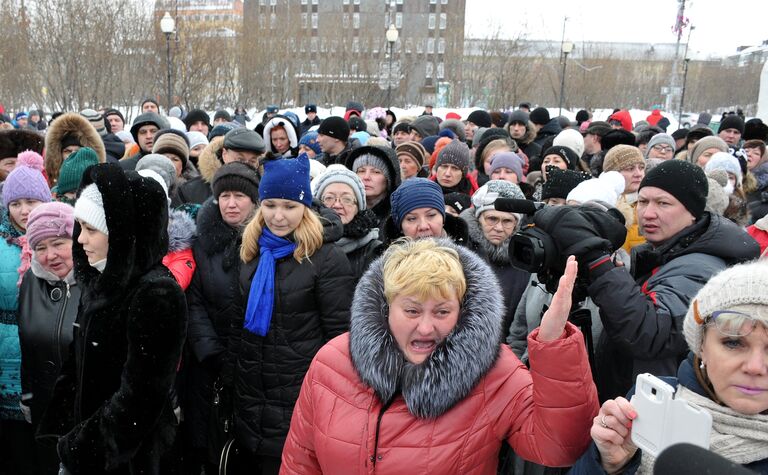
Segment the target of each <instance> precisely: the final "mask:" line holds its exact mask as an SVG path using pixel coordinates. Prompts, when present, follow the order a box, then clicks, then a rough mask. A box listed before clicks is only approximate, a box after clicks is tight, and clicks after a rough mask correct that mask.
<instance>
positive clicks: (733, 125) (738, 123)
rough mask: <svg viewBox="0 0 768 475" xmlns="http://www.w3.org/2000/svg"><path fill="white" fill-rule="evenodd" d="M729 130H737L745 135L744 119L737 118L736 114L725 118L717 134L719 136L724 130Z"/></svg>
mask: <svg viewBox="0 0 768 475" xmlns="http://www.w3.org/2000/svg"><path fill="white" fill-rule="evenodd" d="M728 129H736V130H738V131H739V133H740V134H743V133H744V119H742V118H741V117H739V116H737V115H736V114H731V115H727V116H725V119H723V120H722V121H721V122H720V127H718V128H717V133H718V134H719V133H720V132H722V131H723V130H728Z"/></svg>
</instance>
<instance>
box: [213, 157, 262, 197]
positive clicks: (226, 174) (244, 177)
mask: <svg viewBox="0 0 768 475" xmlns="http://www.w3.org/2000/svg"><path fill="white" fill-rule="evenodd" d="M211 188H213V197H214V198H215V199H219V195H221V194H222V193H224V192H225V191H239V192H240V193H243V194H244V195H247V196H248V197H249V198H250V199H251V201H253V202H254V203H258V202H259V176H258V175H257V174H256V169H255V168H253V167H252V166H250V165H248V164H247V163H243V162H231V163H227V164H226V165H223V166H221V167H220V168H219V169H218V170H216V174H215V175H213V181H212V182H211Z"/></svg>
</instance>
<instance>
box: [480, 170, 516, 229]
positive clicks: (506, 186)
mask: <svg viewBox="0 0 768 475" xmlns="http://www.w3.org/2000/svg"><path fill="white" fill-rule="evenodd" d="M496 198H514V199H517V200H524V199H525V195H524V194H523V191H522V190H521V189H520V187H519V186H517V185H515V184H514V183H512V182H509V181H505V180H490V181H489V182H488V183H486V184H485V185H483V186H481V187H480V188H479V189H478V190H477V191H475V193H474V194H473V195H472V206H474V207H475V217H478V216H480V214H482V212H483V211H488V210H490V209H495V208H494V203H495V202H496ZM518 220H519V216H518Z"/></svg>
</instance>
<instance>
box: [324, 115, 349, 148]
mask: <svg viewBox="0 0 768 475" xmlns="http://www.w3.org/2000/svg"><path fill="white" fill-rule="evenodd" d="M317 133H318V134H322V135H327V136H329V137H333V138H335V139H338V140H341V141H342V142H345V143H346V142H347V140H348V139H349V124H348V123H347V121H346V120H344V117H339V116H335V115H332V116H330V117H326V118H325V119H323V121H322V122H320V126H319V127H318V128H317Z"/></svg>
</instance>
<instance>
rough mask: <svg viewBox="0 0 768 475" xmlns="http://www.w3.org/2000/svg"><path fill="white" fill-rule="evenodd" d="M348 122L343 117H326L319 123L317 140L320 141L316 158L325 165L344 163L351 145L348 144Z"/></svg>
mask: <svg viewBox="0 0 768 475" xmlns="http://www.w3.org/2000/svg"><path fill="white" fill-rule="evenodd" d="M349 132H350V130H349V124H348V123H347V121H346V120H344V118H343V117H338V116H331V117H327V118H326V119H324V120H323V121H322V122H321V123H320V127H319V128H318V129H317V141H318V142H320V150H322V151H323V153H321V154H320V155H318V156H317V160H318V161H319V162H320V163H322V164H323V165H325V166H326V167H327V166H328V165H333V164H334V163H344V162H345V159H346V157H347V155H349V152H351V151H352V147H351V145H350V144H349Z"/></svg>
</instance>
